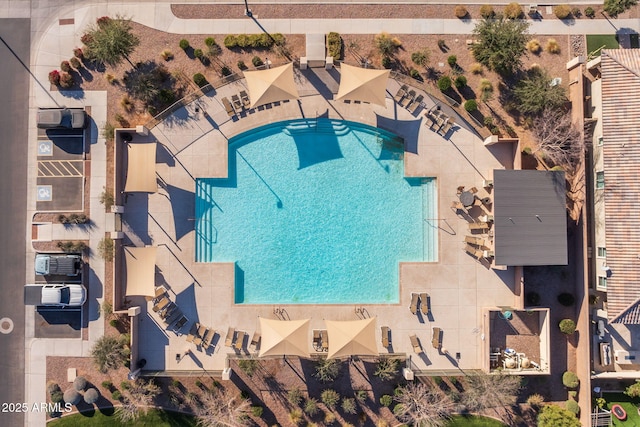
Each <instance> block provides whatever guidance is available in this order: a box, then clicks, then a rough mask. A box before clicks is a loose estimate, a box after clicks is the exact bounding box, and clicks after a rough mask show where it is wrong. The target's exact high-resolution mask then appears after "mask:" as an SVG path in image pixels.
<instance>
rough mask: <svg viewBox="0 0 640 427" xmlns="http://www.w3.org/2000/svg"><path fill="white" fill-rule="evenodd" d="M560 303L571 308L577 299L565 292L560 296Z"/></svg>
mask: <svg viewBox="0 0 640 427" xmlns="http://www.w3.org/2000/svg"><path fill="white" fill-rule="evenodd" d="M558 302H559V303H560V304H562V305H564V306H565V307H571V306H572V305H573V304H574V303H575V297H574V296H573V294H570V293H568V292H563V293H561V294H560V295H558Z"/></svg>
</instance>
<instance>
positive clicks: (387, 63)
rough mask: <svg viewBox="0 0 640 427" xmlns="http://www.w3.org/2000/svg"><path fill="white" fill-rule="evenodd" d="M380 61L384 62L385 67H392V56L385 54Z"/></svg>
mask: <svg viewBox="0 0 640 427" xmlns="http://www.w3.org/2000/svg"><path fill="white" fill-rule="evenodd" d="M380 63H381V64H382V67H383V68H387V69H389V68H391V58H390V57H388V56H383V57H382V60H381V61H380Z"/></svg>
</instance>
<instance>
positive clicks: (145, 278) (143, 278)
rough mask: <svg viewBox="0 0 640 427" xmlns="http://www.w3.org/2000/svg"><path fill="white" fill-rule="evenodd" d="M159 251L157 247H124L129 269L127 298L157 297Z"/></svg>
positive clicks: (126, 263) (125, 259) (126, 264)
mask: <svg viewBox="0 0 640 427" xmlns="http://www.w3.org/2000/svg"><path fill="white" fill-rule="evenodd" d="M157 250H158V248H157V247H156V246H145V247H133V246H125V247H124V261H125V266H126V269H127V276H126V277H127V279H126V280H127V281H126V285H125V286H126V292H125V295H126V296H131V295H141V296H145V297H153V296H155V287H156V251H157Z"/></svg>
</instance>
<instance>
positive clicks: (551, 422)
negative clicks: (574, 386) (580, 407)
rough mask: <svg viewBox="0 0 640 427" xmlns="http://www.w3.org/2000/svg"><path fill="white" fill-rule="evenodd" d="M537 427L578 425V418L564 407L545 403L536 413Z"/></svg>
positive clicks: (574, 426)
mask: <svg viewBox="0 0 640 427" xmlns="http://www.w3.org/2000/svg"><path fill="white" fill-rule="evenodd" d="M538 427H580V420H579V419H577V418H576V416H575V415H574V414H573V413H571V412H569V411H567V410H566V409H563V408H561V407H559V406H556V405H545V406H543V407H542V409H541V410H540V412H539V413H538Z"/></svg>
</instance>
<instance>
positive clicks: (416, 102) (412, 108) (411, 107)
mask: <svg viewBox="0 0 640 427" xmlns="http://www.w3.org/2000/svg"><path fill="white" fill-rule="evenodd" d="M423 100H424V96H422V95H418V97H417V98H415V99H414V100H413V101H411V102H410V103H409V105H407V110H409V112H410V113H411V114H414V113H415V112H416V111H418V108H420V104H422V101H423Z"/></svg>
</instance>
